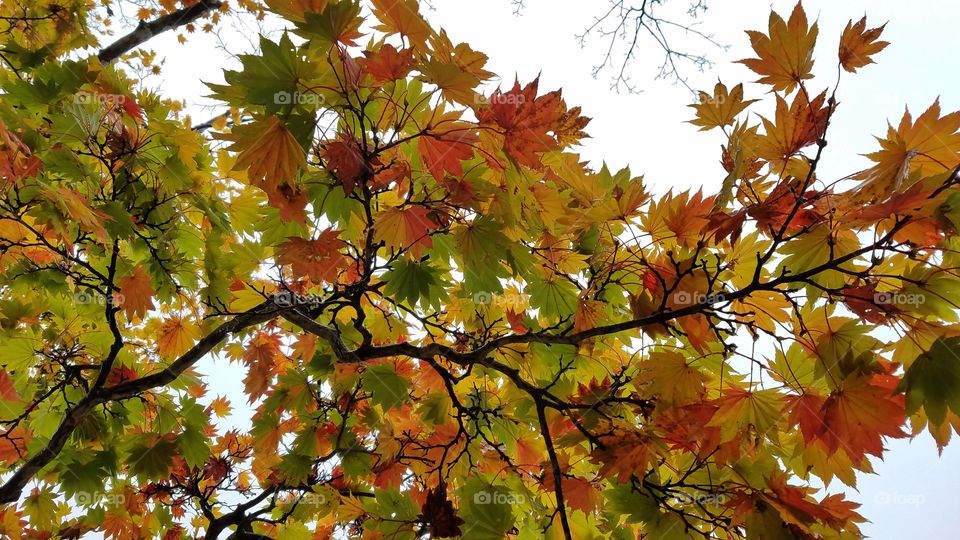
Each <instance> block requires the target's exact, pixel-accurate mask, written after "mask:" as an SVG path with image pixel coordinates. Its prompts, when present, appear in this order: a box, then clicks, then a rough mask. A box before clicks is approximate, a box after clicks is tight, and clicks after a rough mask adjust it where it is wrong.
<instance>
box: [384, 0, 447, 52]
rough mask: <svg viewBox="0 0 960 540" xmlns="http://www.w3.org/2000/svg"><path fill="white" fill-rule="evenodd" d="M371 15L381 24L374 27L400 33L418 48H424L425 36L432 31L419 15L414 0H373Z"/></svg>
mask: <svg viewBox="0 0 960 540" xmlns="http://www.w3.org/2000/svg"><path fill="white" fill-rule="evenodd" d="M373 16H374V17H376V18H377V20H379V21H380V23H381V24H379V25H377V26H376V27H375V28H376V29H377V30H382V31H383V32H385V33H387V34H401V35H403V36H406V37H407V38H408V39H409V40H410V42H411V43H413V44H414V45H416V46H418V47H419V48H420V49H425V48H426V42H427V38H429V37H430V35H431V34H432V33H433V30H432V29H431V28H430V25H429V24H427V21H425V20H424V19H423V16H421V15H420V5H419V3H418V2H417V1H416V0H373Z"/></svg>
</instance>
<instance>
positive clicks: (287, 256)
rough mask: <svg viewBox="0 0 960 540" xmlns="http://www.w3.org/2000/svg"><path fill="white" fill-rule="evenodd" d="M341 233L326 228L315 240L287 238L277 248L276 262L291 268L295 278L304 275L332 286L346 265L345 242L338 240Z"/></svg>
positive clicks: (316, 281)
mask: <svg viewBox="0 0 960 540" xmlns="http://www.w3.org/2000/svg"><path fill="white" fill-rule="evenodd" d="M339 234H340V232H339V231H336V230H333V229H327V230H325V231H323V232H321V233H320V234H319V235H318V236H317V238H315V239H313V240H307V239H305V238H288V239H287V240H286V241H285V242H283V243H282V244H280V245H279V246H277V251H278V255H277V261H278V262H280V264H286V265H290V266H291V267H292V268H293V272H294V274H296V275H300V276H306V277H307V278H309V279H310V280H311V281H313V282H315V283H321V282H327V283H335V282H336V281H337V278H338V277H339V275H340V273H341V272H342V271H343V269H344V268H345V267H346V266H347V264H348V263H349V259H347V257H346V256H345V255H343V253H341V250H343V249H344V248H346V246H347V245H346V243H344V241H343V240H340V239H339V238H338V236H339Z"/></svg>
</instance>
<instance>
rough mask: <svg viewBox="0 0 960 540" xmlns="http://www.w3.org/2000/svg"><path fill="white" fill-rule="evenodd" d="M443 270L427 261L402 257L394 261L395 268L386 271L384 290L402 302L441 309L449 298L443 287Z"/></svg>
mask: <svg viewBox="0 0 960 540" xmlns="http://www.w3.org/2000/svg"><path fill="white" fill-rule="evenodd" d="M441 275H442V274H441V271H440V270H439V269H438V268H435V267H434V266H432V265H430V264H429V263H427V262H426V261H411V260H408V259H400V260H398V261H396V262H394V263H393V270H390V271H389V272H387V273H385V274H384V275H383V279H384V280H385V281H386V282H387V285H386V286H385V287H384V292H385V293H386V294H387V295H389V296H393V297H394V298H396V299H397V300H398V301H400V302H406V303H407V304H409V305H411V306H412V305H415V304H417V303H418V302H419V303H420V305H421V306H426V305H429V306H433V307H436V308H438V309H439V307H440V306H441V305H442V303H443V302H445V301H446V300H448V299H449V296H448V295H447V292H446V290H445V289H444V287H443V282H442V279H441Z"/></svg>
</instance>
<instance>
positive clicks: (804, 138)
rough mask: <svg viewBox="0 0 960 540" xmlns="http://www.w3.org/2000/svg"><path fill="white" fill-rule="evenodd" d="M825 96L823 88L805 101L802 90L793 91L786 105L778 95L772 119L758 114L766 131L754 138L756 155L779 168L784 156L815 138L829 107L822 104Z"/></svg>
mask: <svg viewBox="0 0 960 540" xmlns="http://www.w3.org/2000/svg"><path fill="white" fill-rule="evenodd" d="M826 97H827V93H826V92H823V93H821V94H820V95H818V96H817V97H815V98H813V100H810V101H807V96H806V93H805V92H797V95H795V96H794V97H793V103H792V104H791V105H790V106H789V108H788V107H787V102H786V100H784V99H783V98H781V97H780V96H779V95H778V96H777V111H776V121H775V122H771V121H770V120H768V119H766V118H762V117H761V118H762V120H763V126H764V130H765V131H766V133H765V134H764V135H763V136H761V137H760V138H759V140H758V142H757V147H756V153H757V156H758V157H761V158H763V159H766V160H768V161H770V162H771V163H772V164H773V165H774V166H775V167H777V168H780V167H783V166H784V165H785V163H786V161H787V159H788V158H790V157H791V156H793V155H794V154H796V153H797V152H799V151H800V150H801V149H803V148H805V147H807V146H809V145H811V144H813V143H815V142H817V141H818V140H819V139H820V138H821V137H822V136H823V134H824V133H826V130H827V121H828V119H829V117H830V114H831V111H832V108H831V107H830V106H828V105H826V104H825V102H826Z"/></svg>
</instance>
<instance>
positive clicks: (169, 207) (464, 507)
mask: <svg viewBox="0 0 960 540" xmlns="http://www.w3.org/2000/svg"><path fill="white" fill-rule="evenodd" d="M185 4H186V5H183V6H181V7H180V8H179V9H174V8H176V7H177V6H175V5H167V3H164V6H166V7H165V8H164V10H165V11H160V12H157V13H154V12H151V11H149V10H148V11H147V12H146V13H145V14H144V15H146V16H154V15H157V16H158V17H160V18H163V17H168V16H170V15H171V14H172V15H174V16H173V17H172V18H168V19H164V20H166V21H168V22H167V23H165V24H162V25H161V24H156V21H158V20H161V19H151V20H152V21H154V22H153V23H151V22H145V23H144V24H142V25H141V26H140V27H139V28H138V29H137V30H135V31H134V32H140V33H141V35H139V36H135V37H130V36H127V37H124V38H121V40H123V39H126V40H127V41H126V43H128V45H124V46H116V47H115V48H114V49H111V48H110V47H111V46H110V45H108V46H107V47H106V48H105V49H102V51H103V50H106V51H113V52H112V53H111V54H110V55H108V56H107V58H104V53H103V52H101V54H100V58H99V59H98V58H97V55H96V54H93V55H90V56H83V54H82V53H83V52H84V51H86V50H87V49H88V48H89V47H92V46H94V45H95V44H94V42H93V41H92V38H91V35H92V34H91V31H90V27H89V25H90V24H96V21H97V20H98V19H97V18H96V17H97V14H96V13H88V12H86V11H85V9H86V5H87V3H86V2H83V1H80V0H75V1H66V2H60V3H59V4H58V5H57V6H45V5H40V4H37V3H33V2H8V3H5V4H3V8H2V10H3V11H2V12H0V15H2V19H0V20H2V21H3V24H5V25H6V28H5V29H4V30H3V32H2V33H0V35H2V38H3V40H4V42H3V46H2V50H3V62H4V64H5V69H4V71H2V76H0V82H2V88H3V93H4V94H3V98H4V99H3V100H2V102H0V136H2V138H0V142H2V146H0V164H2V165H0V167H2V168H0V172H2V174H0V178H2V188H3V193H2V197H0V212H2V213H0V274H2V276H3V282H2V283H3V284H2V286H0V295H2V298H0V315H2V319H0V331H2V334H0V363H2V367H3V368H2V370H0V399H2V407H0V409H2V418H0V426H2V428H0V462H2V467H3V471H4V472H3V476H2V481H3V482H2V485H0V501H2V502H3V503H5V504H6V506H5V507H4V508H3V510H2V512H3V515H2V519H0V527H2V530H3V532H4V534H6V535H8V536H12V537H49V536H51V535H60V536H61V537H66V538H71V537H74V538H75V537H78V536H80V535H81V534H85V533H87V532H90V531H100V532H102V533H103V534H105V535H106V536H107V537H110V538H133V537H154V536H163V537H164V538H181V537H185V536H191V537H192V536H203V537H205V538H208V539H213V538H223V537H225V536H226V535H227V534H231V535H232V537H233V538H309V537H316V538H326V537H330V536H337V537H344V536H349V537H363V538H395V539H399V538H414V537H418V536H419V537H425V536H429V537H430V538H444V537H458V536H461V535H462V536H464V537H466V538H501V537H505V536H506V537H518V538H539V537H543V536H549V537H559V538H592V537H601V536H602V537H611V538H634V537H637V535H638V534H641V533H642V534H644V535H645V537H649V538H658V539H662V538H687V537H698V536H702V537H705V538H714V537H719V538H744V537H750V538H821V537H822V538H841V537H844V538H845V537H858V536H859V532H858V529H857V523H859V522H862V521H863V519H864V518H863V517H862V516H860V515H859V514H858V513H857V512H856V507H857V505H856V504H855V503H853V502H850V501H847V500H846V499H845V498H844V497H843V496H842V495H826V496H822V495H820V494H819V493H818V492H817V490H815V489H813V488H811V487H809V484H810V483H811V481H812V478H811V476H814V477H817V478H818V479H820V480H822V481H824V482H828V481H830V480H832V479H835V478H836V479H838V480H840V481H842V482H844V483H847V484H852V483H853V482H854V479H855V477H854V475H855V471H858V470H859V471H869V470H870V461H869V457H870V456H875V457H881V456H882V455H883V442H884V440H885V439H886V438H891V437H904V436H906V435H907V434H908V432H909V433H918V432H920V431H921V430H923V429H928V430H929V431H930V433H931V434H932V435H933V436H934V437H935V438H936V440H937V441H938V443H939V444H940V445H945V444H947V442H948V440H949V439H950V436H951V433H952V432H954V431H957V430H960V416H958V414H960V364H958V362H957V360H956V359H957V354H958V353H960V329H958V327H957V325H956V324H955V321H956V320H957V306H958V301H960V298H958V296H960V280H958V272H957V268H958V265H960V258H958V254H957V247H958V242H960V238H958V236H957V229H958V225H960V189H958V187H957V184H958V169H960V113H956V112H955V113H949V114H943V113H942V112H941V110H940V106H939V104H938V103H934V104H933V105H931V106H930V108H929V109H927V110H926V111H925V112H923V113H922V114H920V115H919V116H917V117H916V118H915V117H914V116H912V115H911V114H910V113H906V114H905V115H904V116H903V118H902V119H901V120H900V122H899V123H898V124H897V125H896V126H891V127H890V128H889V130H888V132H887V133H886V134H885V135H884V136H883V137H882V138H880V139H879V146H880V148H879V150H876V151H875V152H873V153H871V154H869V158H870V160H872V162H873V163H874V165H873V166H872V167H870V168H869V169H866V170H864V171H860V172H856V173H854V174H853V175H851V176H850V177H848V178H844V179H840V180H834V179H830V178H821V177H820V176H819V175H818V173H817V170H818V165H819V164H820V163H821V160H822V159H826V157H827V156H829V151H828V150H827V142H826V141H827V132H828V128H829V124H830V119H831V116H832V114H833V113H834V111H835V110H836V108H837V106H838V101H837V96H836V95H835V94H836V90H835V89H834V90H833V91H830V90H826V91H823V92H819V93H818V92H817V91H816V89H817V88H820V86H819V83H818V82H817V81H814V80H813V79H812V76H811V68H812V65H813V57H812V50H813V44H814V41H815V40H816V39H817V37H818V36H817V26H816V23H814V24H812V25H811V24H810V23H809V21H808V20H807V18H806V16H805V13H804V11H803V8H802V7H801V6H800V5H799V4H798V5H797V7H796V8H795V9H794V10H793V12H792V13H791V14H790V15H789V16H788V17H787V19H786V20H784V19H783V18H781V17H780V16H779V15H777V14H772V15H771V18H770V28H769V30H768V31H767V32H759V31H758V32H751V33H750V35H749V36H750V39H751V42H752V44H753V48H754V50H755V52H756V58H751V59H746V60H743V61H742V62H743V63H744V64H746V65H747V66H748V67H749V68H750V69H751V70H753V71H754V72H755V73H756V74H757V76H758V77H759V78H760V79H759V82H760V83H762V84H763V85H765V86H766V87H768V89H769V90H770V91H771V95H770V97H769V99H768V101H769V102H770V105H772V106H773V107H774V109H773V110H774V113H773V114H772V115H768V116H769V117H766V116H761V117H759V121H757V120H754V118H755V117H751V116H749V115H748V112H749V111H750V110H751V109H753V108H756V107H757V105H754V102H755V101H756V100H753V99H746V96H745V91H744V88H743V86H742V85H741V84H737V85H735V86H732V87H728V86H725V85H724V84H718V85H717V86H716V88H715V89H714V90H713V92H712V93H703V94H702V95H701V99H700V100H698V103H697V104H695V105H693V106H692V107H693V108H694V115H695V117H694V119H693V120H692V122H693V123H694V124H696V125H698V126H700V127H701V129H704V130H711V129H719V130H722V131H723V132H724V134H725V135H726V138H727V142H726V144H725V145H724V146H723V149H722V150H723V151H722V155H721V158H722V163H723V166H724V168H725V169H726V171H727V173H728V174H727V176H726V178H724V179H723V182H722V188H721V189H720V191H719V192H718V193H715V194H710V195H705V194H703V193H701V192H697V193H690V192H684V193H673V192H666V193H664V190H659V194H657V195H654V194H652V193H651V191H653V192H656V190H649V191H648V189H647V187H646V185H645V183H644V180H643V179H642V178H640V177H635V176H633V175H632V174H631V173H630V172H629V171H627V170H621V171H617V172H614V171H611V170H609V169H607V168H606V167H604V168H601V169H600V170H594V169H591V168H589V167H587V166H586V165H585V164H584V163H582V162H581V160H580V158H579V157H578V155H577V154H576V153H574V152H573V151H572V150H571V147H573V146H575V145H576V143H577V142H578V141H579V140H580V139H581V138H582V137H583V136H584V133H583V129H584V128H585V126H586V124H587V122H588V119H587V118H584V117H583V116H581V114H580V109H579V108H577V107H570V106H568V105H567V103H566V102H565V101H564V99H563V97H562V95H561V92H560V91H559V90H557V91H549V92H544V91H541V89H540V88H539V87H538V84H537V81H536V80H534V81H531V82H526V83H520V82H519V81H518V82H515V83H514V84H513V85H510V86H508V87H507V88H498V89H496V90H495V91H493V92H488V93H482V92H481V90H480V88H481V85H482V83H484V81H488V80H489V79H490V78H491V77H492V74H491V73H489V72H487V71H486V70H484V64H485V61H486V57H485V56H484V55H483V54H482V53H480V52H477V51H474V50H473V49H471V48H470V46H469V45H467V44H465V43H455V42H454V41H452V40H451V37H450V36H448V35H447V34H446V33H445V32H443V31H442V30H438V29H435V28H432V27H431V26H430V25H429V24H428V23H427V22H426V21H425V20H424V18H423V17H422V16H421V15H420V12H419V6H418V5H417V3H416V2H414V1H413V0H403V1H393V0H390V1H388V0H372V1H371V3H370V5H369V6H366V5H364V6H361V5H360V4H358V3H356V2H354V1H350V0H340V1H333V0H330V1H324V0H316V1H306V0H271V1H268V2H267V9H268V11H269V12H270V13H272V14H273V15H272V16H276V17H281V18H283V19H284V20H285V21H287V23H288V26H289V31H288V32H285V33H283V34H282V35H278V36H276V39H274V40H271V39H267V38H261V44H260V50H259V52H258V53H256V54H248V55H243V56H240V57H239V61H240V66H239V69H236V70H228V71H226V72H225V74H224V77H225V80H226V84H223V85H211V89H212V92H213V93H214V95H215V96H216V97H217V98H218V99H220V100H222V101H223V102H224V103H225V104H227V105H229V107H230V111H231V112H230V115H229V116H230V120H231V122H227V121H226V120H227V119H226V118H224V119H221V120H219V121H215V122H212V123H211V124H210V127H211V129H209V130H207V132H205V133H210V135H209V137H208V136H206V135H204V134H201V133H199V132H198V130H194V129H191V125H190V123H189V120H188V119H187V118H184V117H182V116H181V115H179V114H178V110H179V105H178V104H177V103H174V102H171V101H170V100H164V99H163V97H162V96H160V95H157V94H156V93H154V92H151V91H148V90H146V89H144V88H142V87H141V86H140V85H138V84H137V83H136V82H135V81H133V80H132V79H131V78H129V77H128V75H127V74H126V73H125V71H124V70H123V69H122V68H121V67H117V66H114V65H109V62H108V61H109V60H111V59H113V58H116V57H117V54H116V53H119V54H120V55H121V56H122V55H123V54H124V52H123V51H127V52H128V53H129V51H130V50H129V49H127V48H126V47H135V46H137V45H138V44H140V43H142V42H143V41H144V39H145V38H149V35H152V34H154V33H156V32H157V31H162V30H166V29H172V28H175V27H177V25H178V24H179V23H181V22H183V21H185V20H187V19H190V20H204V19H198V17H211V16H212V15H214V14H217V15H219V14H220V13H225V12H226V9H227V8H226V7H225V4H223V5H221V4H220V3H219V2H197V3H191V2H185ZM196 6H201V7H202V8H203V9H201V8H198V7H196ZM368 8H369V10H368ZM251 9H258V8H257V6H255V5H254V6H252V7H251ZM183 10H194V11H191V12H190V13H192V14H193V15H194V16H193V17H192V18H190V17H186V16H185V15H184V14H185V13H186V11H183ZM214 10H217V11H216V12H214ZM145 29H146V30H145ZM881 31H882V28H868V27H867V25H866V20H865V19H864V20H861V21H859V22H857V23H853V22H851V24H849V25H848V26H847V28H846V29H845V30H844V32H843V34H842V36H840V40H839V43H840V44H839V47H838V52H839V54H838V58H837V59H833V58H830V59H828V60H827V61H828V62H834V61H836V62H838V65H839V67H840V68H842V70H843V71H845V72H855V71H857V70H858V69H860V68H863V67H864V66H865V65H867V64H869V63H871V62H872V56H873V55H874V54H876V53H878V52H879V51H880V50H881V49H883V48H884V47H885V46H886V43H885V42H882V41H880V40H879V37H880V33H881ZM361 43H365V45H361ZM130 54H133V53H130ZM843 76H847V74H846V73H843ZM208 355H218V356H220V357H222V358H226V359H229V360H231V361H233V362H236V363H239V364H241V365H242V366H244V367H245V368H246V371H247V375H246V378H245V379H244V381H243V384H244V387H245V396H242V397H241V396H230V397H233V398H234V401H235V402H239V401H241V400H242V399H243V398H246V400H247V404H246V405H243V404H238V405H233V410H234V414H235V415H239V416H241V417H243V418H249V417H252V420H251V422H252V428H251V429H250V430H249V431H244V430H237V429H229V428H228V427H227V426H226V424H225V422H226V420H227V417H228V416H229V415H230V414H231V406H232V405H231V403H230V402H229V400H228V399H227V398H225V397H223V396H217V397H214V396H213V395H207V394H208V385H209V384H215V383H216V382H217V381H216V376H215V375H213V376H207V377H204V376H201V375H200V374H199V372H198V370H197V365H198V362H201V360H202V359H204V358H205V357H207V356H208ZM238 397H239V398H240V399H239V400H238V399H236V398H238ZM908 419H909V422H910V424H909V429H907V428H906V425H905V424H906V422H907V420H908Z"/></svg>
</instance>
